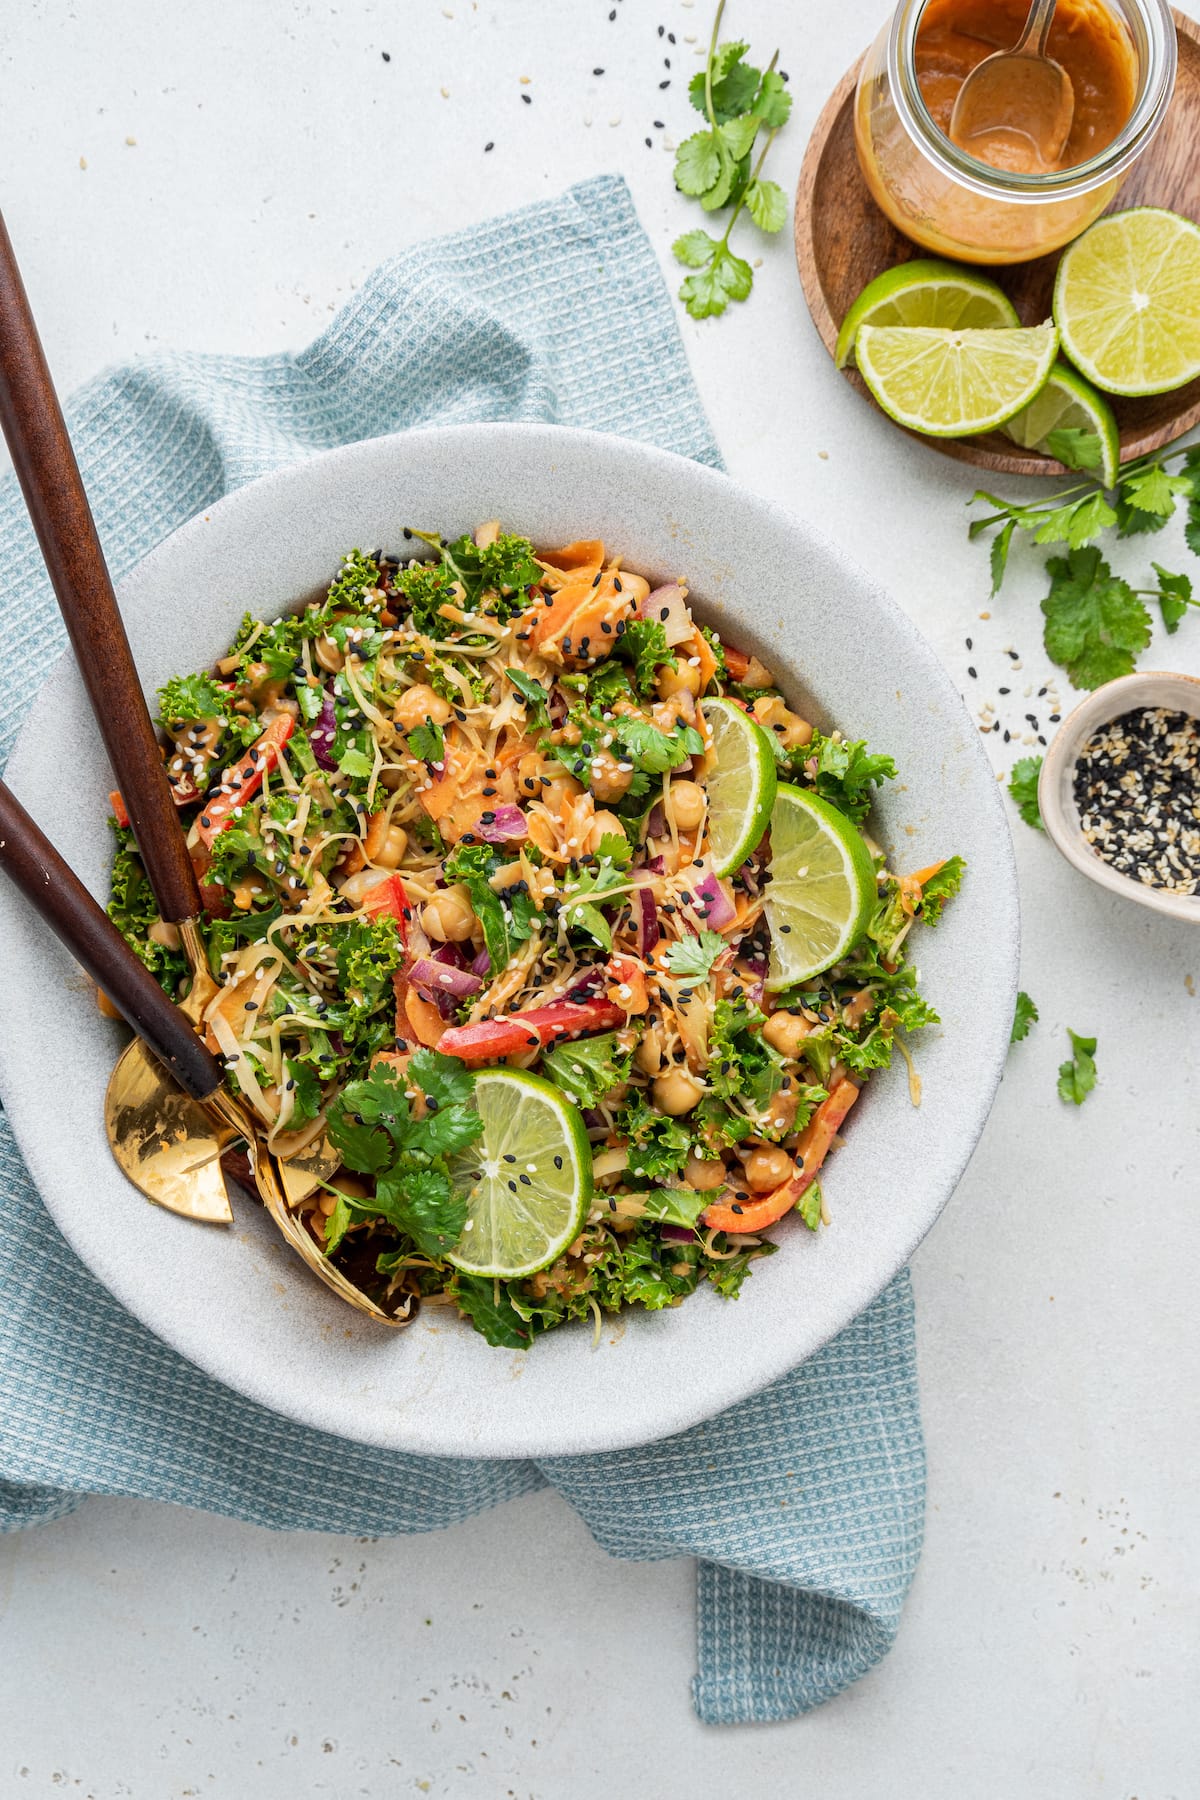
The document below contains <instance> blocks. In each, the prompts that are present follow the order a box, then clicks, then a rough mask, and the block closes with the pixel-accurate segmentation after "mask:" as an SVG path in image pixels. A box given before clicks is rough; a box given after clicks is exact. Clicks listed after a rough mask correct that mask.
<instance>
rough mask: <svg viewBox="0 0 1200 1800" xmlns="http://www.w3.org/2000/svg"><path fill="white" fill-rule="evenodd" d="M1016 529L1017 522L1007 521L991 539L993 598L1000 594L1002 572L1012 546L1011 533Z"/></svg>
mask: <svg viewBox="0 0 1200 1800" xmlns="http://www.w3.org/2000/svg"><path fill="white" fill-rule="evenodd" d="M1016 529H1017V521H1016V520H1015V519H1009V520H1007V521H1006V522H1005V524H1004V525H1003V526H1001V528H1000V530H999V531H998V532H997V533H996V535H995V537H994V538H993V539H992V549H991V563H992V594H993V597H994V596H995V595H996V594H998V593H999V592H1000V588H1001V586H1002V584H1003V581H1004V571H1005V570H1006V569H1007V567H1008V552H1009V548H1010V546H1011V544H1012V536H1013V532H1014V531H1015V530H1016Z"/></svg>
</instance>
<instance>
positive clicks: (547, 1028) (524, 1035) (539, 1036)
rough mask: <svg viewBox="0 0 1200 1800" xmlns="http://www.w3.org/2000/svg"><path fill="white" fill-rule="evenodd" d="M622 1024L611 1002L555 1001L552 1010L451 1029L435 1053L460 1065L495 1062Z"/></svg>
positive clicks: (621, 1016)
mask: <svg viewBox="0 0 1200 1800" xmlns="http://www.w3.org/2000/svg"><path fill="white" fill-rule="evenodd" d="M624 1020H625V1014H624V1013H623V1012H622V1010H621V1008H620V1007H619V1006H614V1005H613V1003H612V1001H611V1000H556V1001H555V1002H554V1003H553V1005H552V1006H535V1007H534V1008H533V1010H532V1012H526V1013H509V1014H507V1015H506V1016H505V1017H504V1018H502V1019H481V1020H480V1022H479V1024H478V1025H452V1026H451V1027H450V1029H449V1030H448V1031H446V1032H443V1034H442V1037H441V1039H440V1041H439V1043H438V1049H439V1050H440V1051H441V1052H442V1055H443V1056H457V1057H459V1058H460V1059H461V1061H463V1062H471V1063H474V1062H498V1061H499V1060H500V1058H501V1057H504V1056H516V1055H519V1054H520V1053H521V1052H522V1051H525V1050H538V1049H540V1048H541V1047H542V1046H543V1045H544V1044H552V1043H553V1042H554V1040H555V1039H556V1038H560V1037H567V1036H577V1035H578V1034H579V1033H580V1032H581V1031H606V1030H608V1028H609V1027H610V1026H612V1025H620V1024H623V1023H624Z"/></svg>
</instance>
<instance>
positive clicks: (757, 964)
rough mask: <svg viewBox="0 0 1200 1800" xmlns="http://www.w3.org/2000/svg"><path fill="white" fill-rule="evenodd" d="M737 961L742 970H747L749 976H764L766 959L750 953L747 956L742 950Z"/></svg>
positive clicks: (755, 953)
mask: <svg viewBox="0 0 1200 1800" xmlns="http://www.w3.org/2000/svg"><path fill="white" fill-rule="evenodd" d="M738 961H739V962H740V963H741V965H742V967H743V969H748V970H749V972H750V974H751V975H759V976H763V977H765V976H766V973H767V959H766V957H765V956H760V955H758V953H757V952H751V953H749V954H748V953H747V952H746V951H745V950H743V951H742V954H741V956H740V957H739V958H738Z"/></svg>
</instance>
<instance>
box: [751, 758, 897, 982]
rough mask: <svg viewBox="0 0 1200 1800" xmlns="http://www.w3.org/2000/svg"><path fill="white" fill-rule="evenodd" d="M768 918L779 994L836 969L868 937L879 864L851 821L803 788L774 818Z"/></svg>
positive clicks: (792, 792) (771, 977)
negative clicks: (847, 954)
mask: <svg viewBox="0 0 1200 1800" xmlns="http://www.w3.org/2000/svg"><path fill="white" fill-rule="evenodd" d="M768 875H769V877H770V879H769V880H768V883H767V892H766V902H765V909H764V910H765V912H766V918H767V924H768V925H769V926H770V928H771V961H770V969H769V972H768V975H767V986H768V988H770V989H771V990H772V992H774V991H775V990H777V989H778V988H785V987H791V986H793V984H794V983H795V982H798V981H807V980H808V978H809V977H810V976H811V975H819V974H820V973H821V970H822V969H828V968H831V967H832V965H833V964H834V963H835V962H837V961H838V960H839V959H840V958H841V957H843V956H845V954H846V952H847V950H849V948H850V946H851V944H853V943H854V941H855V939H856V938H858V937H861V935H862V932H863V930H864V928H865V926H866V923H867V919H868V916H869V915H870V911H871V907H872V905H873V904H874V900H875V892H876V888H875V865H874V864H873V862H872V861H871V855H870V852H869V850H868V849H867V846H866V845H865V844H864V843H863V841H862V838H861V837H860V836H859V834H858V832H857V831H856V829H855V827H854V826H853V825H852V824H851V822H850V820H849V819H847V818H844V817H843V815H842V814H841V813H840V812H839V811H838V810H837V808H836V807H835V806H830V805H829V803H828V801H826V800H821V799H819V798H818V797H817V795H816V794H810V793H808V792H807V791H806V790H805V789H803V788H796V787H789V786H786V785H783V784H781V785H780V788H779V791H778V793H777V794H776V796H775V806H774V809H773V810H772V813H771V866H770V869H769V870H768Z"/></svg>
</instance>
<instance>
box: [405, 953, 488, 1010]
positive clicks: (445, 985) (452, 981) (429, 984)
mask: <svg viewBox="0 0 1200 1800" xmlns="http://www.w3.org/2000/svg"><path fill="white" fill-rule="evenodd" d="M408 979H409V980H410V981H411V982H412V984H413V986H414V987H415V988H418V989H419V990H420V992H421V993H422V994H424V995H425V997H426V998H427V999H429V1000H437V1001H439V1002H440V1001H441V1000H442V999H443V998H447V999H454V1000H465V999H467V998H468V996H469V995H471V994H477V993H478V992H479V990H480V988H481V987H482V986H483V983H482V981H480V979H479V977H478V975H472V974H471V973H470V971H469V970H467V969H454V968H451V966H450V964H449V963H444V962H435V961H434V959H433V957H431V956H419V957H418V958H417V960H416V962H415V963H414V964H413V966H412V968H411V969H410V970H409V971H408Z"/></svg>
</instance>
